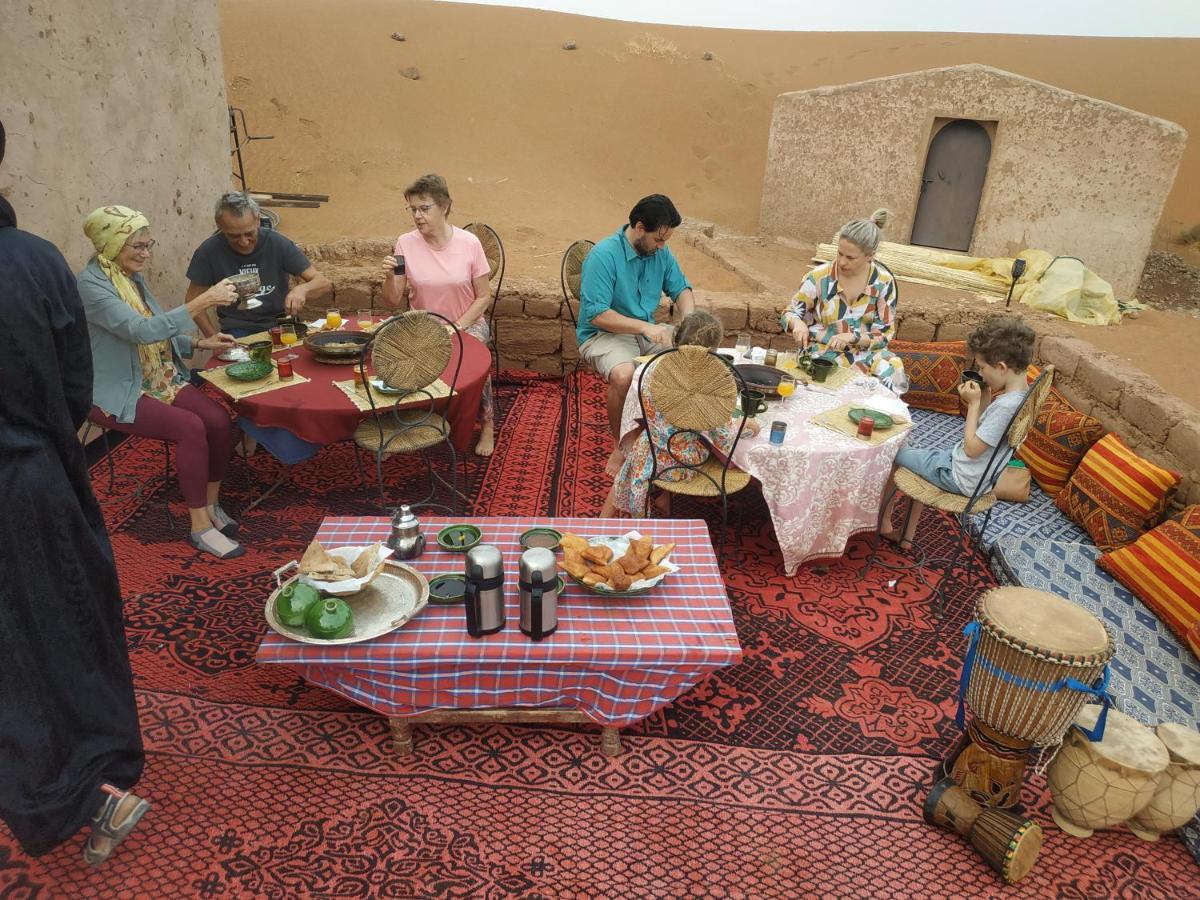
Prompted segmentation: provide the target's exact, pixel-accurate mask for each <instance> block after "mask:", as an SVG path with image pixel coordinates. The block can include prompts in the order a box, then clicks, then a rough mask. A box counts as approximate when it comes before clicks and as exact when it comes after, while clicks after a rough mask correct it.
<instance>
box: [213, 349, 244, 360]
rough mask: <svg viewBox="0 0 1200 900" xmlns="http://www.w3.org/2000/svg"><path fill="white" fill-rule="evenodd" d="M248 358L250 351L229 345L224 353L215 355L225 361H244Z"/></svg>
mask: <svg viewBox="0 0 1200 900" xmlns="http://www.w3.org/2000/svg"><path fill="white" fill-rule="evenodd" d="M249 358H250V351H249V350H247V349H246V348H245V347H230V348H229V349H228V350H226V351H225V352H224V353H222V354H221V355H220V356H218V357H217V359H223V360H225V362H245V361H246V360H248V359H249Z"/></svg>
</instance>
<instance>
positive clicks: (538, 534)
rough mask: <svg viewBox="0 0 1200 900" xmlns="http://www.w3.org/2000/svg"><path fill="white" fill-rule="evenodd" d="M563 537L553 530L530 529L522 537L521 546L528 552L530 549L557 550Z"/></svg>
mask: <svg viewBox="0 0 1200 900" xmlns="http://www.w3.org/2000/svg"><path fill="white" fill-rule="evenodd" d="M561 540H562V535H561V534H559V533H558V532H557V531H555V530H554V529H553V528H530V529H529V530H528V531H526V532H524V533H523V534H522V535H521V546H522V547H524V548H525V549H526V550H528V549H529V548H530V547H545V548H546V549H547V550H557V549H558V544H559V541H561Z"/></svg>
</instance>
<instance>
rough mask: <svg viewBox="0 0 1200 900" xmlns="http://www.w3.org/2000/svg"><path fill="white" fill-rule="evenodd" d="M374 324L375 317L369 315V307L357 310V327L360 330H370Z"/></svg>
mask: <svg viewBox="0 0 1200 900" xmlns="http://www.w3.org/2000/svg"><path fill="white" fill-rule="evenodd" d="M374 324H375V318H374V316H372V315H371V311H370V310H369V309H360V310H359V311H358V328H359V330H360V331H370V330H371V326H372V325H374Z"/></svg>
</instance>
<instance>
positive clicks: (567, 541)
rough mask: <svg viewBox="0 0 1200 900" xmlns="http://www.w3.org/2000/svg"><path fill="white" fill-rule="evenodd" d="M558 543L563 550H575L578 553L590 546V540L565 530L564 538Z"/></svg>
mask: <svg viewBox="0 0 1200 900" xmlns="http://www.w3.org/2000/svg"><path fill="white" fill-rule="evenodd" d="M558 545H559V546H560V547H562V548H563V550H574V551H576V552H577V553H582V552H583V551H584V550H586V549H587V548H588V542H587V541H586V540H585V539H584V538H581V537H580V536H579V535H577V534H572V533H571V532H569V531H564V532H563V535H562V538H560V539H559V542H558Z"/></svg>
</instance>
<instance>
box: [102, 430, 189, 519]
mask: <svg viewBox="0 0 1200 900" xmlns="http://www.w3.org/2000/svg"><path fill="white" fill-rule="evenodd" d="M93 428H95V429H98V430H99V432H100V440H102V441H103V442H104V458H105V459H106V460H107V461H108V492H109V493H110V494H111V493H112V492H113V490H114V489H115V487H116V479H117V467H116V463H114V462H113V456H112V451H113V448H112V446H111V445H110V444H109V441H108V429H107V428H105V427H104V425H103V424H102V423H100V422H97V421H95V420H94V419H93V418H92V414H91V413H88V418H87V424H86V425H85V426H84V428H83V434H82V435H81V436H80V443H82V444H83V445H84V446H85V447H86V446H87V443H88V436H89V435H90V434H91V433H92V429H93ZM161 443H162V446H163V473H162V482H161V483H162V484H163V485H166V484H168V483H169V482H170V481H171V444H170V442H169V441H162V442H161ZM121 478H122V480H126V476H124V475H122V476H121ZM128 480H130V481H134V483H135V484H136V485H137V488H136V490H135V491H134V495H133V496H134V499H137V498H139V497H141V496H142V494H143V493H145V492H146V491H147V490H148V489H149V490H154V488H155V487H156V486H157V485H158V483H159V477H158V476H157V475H149V476H147V477H146V478H144V479H142V480H141V481H137V480H136V479H133V478H129V479H128ZM163 509H164V510H165V511H166V514H167V521H168V522H169V523H170V524H171V526H172V527H174V526H175V516H174V514H173V513H172V512H171V498H170V497H168V496H166V495H165V494H164V495H163Z"/></svg>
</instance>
